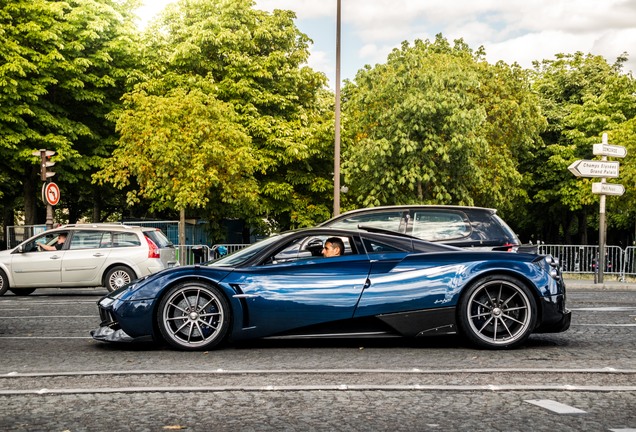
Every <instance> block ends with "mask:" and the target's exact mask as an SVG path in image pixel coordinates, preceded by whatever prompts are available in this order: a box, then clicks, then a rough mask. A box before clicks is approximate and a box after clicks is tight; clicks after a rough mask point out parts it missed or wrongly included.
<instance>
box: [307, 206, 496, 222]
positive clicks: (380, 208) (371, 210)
mask: <svg viewBox="0 0 636 432" xmlns="http://www.w3.org/2000/svg"><path fill="white" fill-rule="evenodd" d="M384 210H404V211H406V210H455V211H463V212H468V213H470V212H472V211H477V212H484V213H490V214H496V213H497V209H494V208H489V207H476V206H460V205H438V204H413V205H408V204H400V205H388V206H378V207H365V208H359V209H355V210H349V211H347V212H344V213H341V214H339V215H338V216H334V217H332V218H330V219H328V220H326V221H324V222H323V223H321V224H320V225H319V226H322V225H327V224H329V223H331V222H333V221H335V220H338V219H340V218H342V217H347V216H351V215H356V214H359V213H374V212H380V211H384Z"/></svg>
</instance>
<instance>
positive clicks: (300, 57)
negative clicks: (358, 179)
mask: <svg viewBox="0 0 636 432" xmlns="http://www.w3.org/2000/svg"><path fill="white" fill-rule="evenodd" d="M253 6H254V2H253V1H251V0H233V1H228V0H188V1H184V0H182V1H178V2H176V3H174V4H172V5H170V6H169V7H168V8H167V10H166V12H165V14H164V15H163V16H162V17H161V18H160V19H159V20H158V21H157V22H156V23H154V24H153V26H151V27H150V28H149V31H148V34H147V35H146V36H147V43H146V47H147V51H146V57H145V60H144V61H145V62H146V63H147V64H148V65H149V69H150V70H154V71H157V72H155V73H154V75H157V74H159V73H161V74H163V73H174V74H175V75H179V76H185V77H191V78H192V79H194V80H195V81H200V80H202V79H204V80H206V81H209V82H211V83H214V87H215V90H214V95H215V97H216V98H217V99H218V100H219V101H223V102H226V103H227V104H229V105H231V106H232V107H233V109H234V111H235V112H236V114H237V116H238V117H237V121H238V122H239V123H240V124H241V125H242V127H243V128H244V130H245V131H246V133H247V134H248V135H249V137H250V139H251V143H252V147H253V152H254V159H253V160H254V161H255V163H256V166H255V167H254V169H253V172H254V176H255V178H256V180H257V181H258V186H257V187H256V188H255V193H256V198H257V199H256V201H253V200H252V196H251V195H250V196H249V200H248V201H249V205H239V202H238V198H237V200H235V202H234V205H227V203H225V205H220V204H221V203H220V202H216V201H210V204H209V205H208V207H207V209H206V211H207V216H209V217H210V218H211V219H217V220H218V219H219V218H221V217H240V218H243V219H245V220H247V221H248V222H249V223H250V224H252V225H258V224H262V223H263V219H267V220H268V221H269V224H270V225H274V226H275V227H279V228H289V227H292V226H303V225H311V224H314V223H316V222H318V221H321V220H324V219H325V218H326V217H328V216H329V214H330V210H329V209H330V207H331V205H330V197H331V190H330V185H331V174H330V173H331V166H332V165H333V164H332V163H331V162H330V160H332V159H331V157H332V156H331V153H330V152H329V151H328V150H329V145H330V143H332V142H333V139H332V138H331V136H332V135H333V132H332V131H331V128H332V127H333V126H332V125H333V121H332V116H333V114H332V110H330V102H328V100H329V99H328V95H329V93H327V92H326V91H325V90H324V88H325V84H326V78H325V76H324V75H323V74H321V73H317V72H314V71H313V70H311V69H310V68H308V67H307V66H304V65H303V63H305V62H306V60H307V58H308V55H309V51H308V43H309V39H308V38H307V36H306V35H304V34H302V33H301V32H299V30H298V29H297V28H296V26H295V25H294V22H293V20H294V18H295V16H294V14H293V12H290V11H283V10H276V11H274V12H273V13H268V12H264V11H259V10H256V9H254V8H253ZM149 75H150V76H153V73H152V72H151V73H150V74H149ZM177 85H180V84H177ZM244 204H246V203H244Z"/></svg>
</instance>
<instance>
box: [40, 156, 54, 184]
mask: <svg viewBox="0 0 636 432" xmlns="http://www.w3.org/2000/svg"><path fill="white" fill-rule="evenodd" d="M54 154H55V152H54V151H53V150H45V149H40V158H41V159H42V164H41V165H40V178H41V179H42V181H46V179H48V178H49V177H53V176H54V175H55V173H54V172H53V171H49V168H51V167H52V166H53V165H55V162H51V160H50V159H51V156H53V155H54Z"/></svg>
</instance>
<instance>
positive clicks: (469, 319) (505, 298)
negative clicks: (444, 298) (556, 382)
mask: <svg viewBox="0 0 636 432" xmlns="http://www.w3.org/2000/svg"><path fill="white" fill-rule="evenodd" d="M536 321H537V306H536V302H535V300H534V297H533V296H532V293H530V291H529V290H528V288H527V287H526V285H525V284H524V283H522V282H521V281H519V280H517V279H515V278H513V277H509V276H504V275H500V276H488V277H485V278H482V279H480V280H478V281H477V282H475V283H474V284H473V285H472V286H471V287H470V288H469V289H468V290H467V291H466V293H465V294H464V296H463V297H462V299H461V300H460V303H459V326H460V329H461V330H462V334H463V335H464V336H465V337H466V338H467V339H468V340H469V341H470V342H472V343H473V344H475V345H477V346H478V347H482V348H491V349H493V348H494V349H501V348H515V347H517V346H519V345H521V344H523V343H524V342H525V341H526V340H527V339H528V337H529V336H530V333H532V330H533V329H534V327H535V324H536Z"/></svg>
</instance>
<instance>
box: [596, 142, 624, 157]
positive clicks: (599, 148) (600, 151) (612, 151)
mask: <svg viewBox="0 0 636 432" xmlns="http://www.w3.org/2000/svg"><path fill="white" fill-rule="evenodd" d="M592 151H593V153H594V154H595V155H601V156H613V157H619V158H624V157H625V156H627V149H626V148H625V147H623V146H618V145H609V144H594V146H593V149H592Z"/></svg>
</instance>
